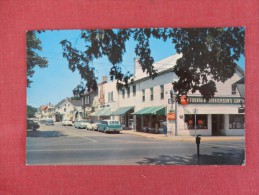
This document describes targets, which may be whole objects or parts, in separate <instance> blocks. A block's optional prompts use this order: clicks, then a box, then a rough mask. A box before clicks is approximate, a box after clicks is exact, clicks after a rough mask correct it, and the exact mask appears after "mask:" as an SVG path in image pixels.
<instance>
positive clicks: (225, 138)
mask: <svg viewBox="0 0 259 195" xmlns="http://www.w3.org/2000/svg"><path fill="white" fill-rule="evenodd" d="M121 133H122V134H129V135H136V136H141V137H146V138H151V139H159V140H166V141H195V137H194V136H176V137H170V135H169V136H168V137H164V135H163V134H149V133H142V132H135V131H131V130H130V131H121ZM201 139H202V141H231V140H244V139H245V137H244V136H235V137H233V136H230V137H228V136H216V137H213V136H211V137H208V136H204V137H203V136H201Z"/></svg>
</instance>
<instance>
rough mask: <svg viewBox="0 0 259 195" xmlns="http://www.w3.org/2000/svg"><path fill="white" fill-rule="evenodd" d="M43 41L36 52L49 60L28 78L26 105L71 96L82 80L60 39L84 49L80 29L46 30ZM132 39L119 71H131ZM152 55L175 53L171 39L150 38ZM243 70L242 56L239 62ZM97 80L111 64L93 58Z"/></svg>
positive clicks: (42, 103) (53, 101)
mask: <svg viewBox="0 0 259 195" xmlns="http://www.w3.org/2000/svg"><path fill="white" fill-rule="evenodd" d="M38 37H39V38H40V40H41V42H42V51H41V52H38V53H39V54H40V55H41V56H44V57H46V58H47V60H48V62H49V63H48V67H47V68H43V69H40V68H38V67H37V68H35V74H34V76H33V78H31V80H32V81H33V83H32V84H31V87H30V88H27V104H28V105H31V106H34V107H39V106H41V105H46V104H48V103H51V104H54V105H55V104H57V103H58V102H59V101H61V100H62V99H64V98H66V97H71V96H73V93H72V90H73V89H74V88H75V87H76V86H77V85H78V84H79V83H80V82H81V78H80V75H79V73H78V71H75V72H72V71H71V70H69V69H68V62H67V60H66V59H65V58H63V56H62V47H61V44H60V41H62V40H64V39H67V40H69V41H70V42H71V43H72V44H73V45H75V46H76V47H77V48H80V49H83V48H84V44H83V41H82V40H81V39H80V30H59V31H45V32H44V33H40V34H38ZM134 46H135V45H134V42H133V41H129V42H128V44H127V45H126V51H127V53H125V54H124V57H123V63H122V66H121V67H122V70H123V71H125V72H126V71H130V72H132V73H133V70H134V63H133V61H134V57H135V53H134ZM151 50H152V56H153V57H154V59H155V61H159V60H161V59H164V58H166V57H169V56H171V55H173V54H175V53H176V52H175V49H174V46H173V45H172V43H170V41H168V42H165V43H164V42H162V41H159V40H155V39H153V40H152V41H151ZM238 64H239V65H240V66H241V67H242V68H243V69H244V57H242V58H241V59H240V61H239V63H238ZM93 65H94V67H95V70H96V76H97V77H98V81H100V80H101V78H102V76H109V69H110V67H111V65H110V63H109V62H108V60H107V59H106V58H103V59H100V60H98V61H94V62H93Z"/></svg>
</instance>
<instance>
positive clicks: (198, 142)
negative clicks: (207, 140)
mask: <svg viewBox="0 0 259 195" xmlns="http://www.w3.org/2000/svg"><path fill="white" fill-rule="evenodd" d="M200 143H201V137H200V136H199V135H197V136H196V144H197V145H200Z"/></svg>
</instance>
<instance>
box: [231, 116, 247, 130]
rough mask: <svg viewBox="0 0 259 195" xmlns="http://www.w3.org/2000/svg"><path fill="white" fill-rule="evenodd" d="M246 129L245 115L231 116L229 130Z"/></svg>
mask: <svg viewBox="0 0 259 195" xmlns="http://www.w3.org/2000/svg"><path fill="white" fill-rule="evenodd" d="M244 128H245V115H243V114H230V115H229V129H244Z"/></svg>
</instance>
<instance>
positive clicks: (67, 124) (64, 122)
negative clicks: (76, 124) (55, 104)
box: [62, 120, 73, 126]
mask: <svg viewBox="0 0 259 195" xmlns="http://www.w3.org/2000/svg"><path fill="white" fill-rule="evenodd" d="M72 125H73V122H72V121H71V120H63V121H62V126H72Z"/></svg>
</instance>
